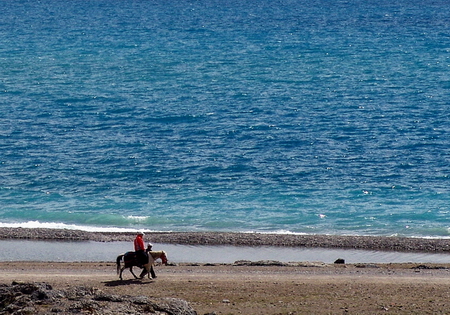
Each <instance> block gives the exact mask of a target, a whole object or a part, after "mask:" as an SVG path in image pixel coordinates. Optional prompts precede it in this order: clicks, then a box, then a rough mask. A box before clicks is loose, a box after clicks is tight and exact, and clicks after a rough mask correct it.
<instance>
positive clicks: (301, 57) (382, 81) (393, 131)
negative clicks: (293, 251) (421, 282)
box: [0, 0, 450, 237]
mask: <svg viewBox="0 0 450 315" xmlns="http://www.w3.org/2000/svg"><path fill="white" fill-rule="evenodd" d="M2 7H3V9H2V17H1V20H0V37H1V38H2V40H1V41H0V69H1V70H0V106H1V114H0V148H1V150H0V226H35V227H37V226H50V227H55V226H56V227H66V228H83V229H92V230H100V229H104V228H108V229H115V230H119V229H131V230H136V229H147V230H162V231H259V232H280V233H289V232H291V233H325V234H356V235H404V236H419V237H425V236H431V237H448V236H449V227H450V218H449V215H448V214H449V201H450V195H449V189H448V186H449V174H450V169H449V166H450V163H449V162H450V155H449V149H450V140H449V138H448V136H447V134H448V133H449V131H450V130H449V128H450V127H449V126H450V124H449V120H450V115H449V114H450V113H449V111H450V107H449V95H450V94H449V93H448V92H449V88H450V32H449V29H450V27H449V26H450V25H449V24H450V10H449V7H448V4H447V3H446V2H445V1H440V0H436V1H432V2H427V3H423V2H422V1H415V0H400V1H396V2H395V3H394V2H392V1H370V0H351V1H343V0H332V1H320V0H317V1H313V2H312V3H311V1H302V0H286V1H276V2H273V1H268V0H259V1H256V2H254V1H233V0H230V1H220V2H219V1H203V0H199V1H187V0H186V1H171V0H168V1H164V2H158V1H152V0H150V1H147V0H146V1H140V0H134V1H125V2H123V1H106V0H92V1H88V2H86V1H71V2H70V3H64V4H62V3H61V2H58V1H56V0H44V1H40V2H35V1H28V0H19V1H14V2H7V1H3V2H2Z"/></svg>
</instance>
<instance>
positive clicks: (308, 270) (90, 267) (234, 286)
mask: <svg viewBox="0 0 450 315" xmlns="http://www.w3.org/2000/svg"><path fill="white" fill-rule="evenodd" d="M8 233H9V234H8ZM35 233H36V231H29V230H26V229H8V230H5V229H0V235H2V236H3V237H1V236H0V238H16V239H17V238H19V239H52V237H53V239H66V238H61V237H60V236H61V235H63V234H64V235H65V236H64V237H69V238H70V237H74V235H75V236H77V237H79V236H80V235H83V237H85V236H86V235H87V236H88V237H94V236H92V235H91V234H90V233H87V234H86V233H85V232H79V231H77V232H72V231H51V230H50V231H40V232H39V233H36V235H40V237H35V238H33V237H31V235H32V234H35ZM58 233H59V234H58ZM55 234H57V235H56V236H55ZM67 234H70V235H69V236H68V235H67ZM169 234H170V233H169ZM6 235H8V237H5V236H6ZM161 235H163V236H164V240H165V242H168V241H167V240H168V239H171V240H172V241H173V242H177V240H178V242H180V243H182V242H183V240H191V241H192V242H194V244H197V243H196V242H202V244H203V243H205V242H207V244H208V245H212V244H211V242H212V243H214V244H215V243H216V242H217V240H220V239H223V240H224V241H225V242H238V243H242V245H246V246H251V245H252V244H255V240H259V241H256V244H257V245H260V244H261V242H268V240H269V239H271V241H270V242H272V243H271V244H265V245H274V243H276V242H279V235H272V236H268V237H267V236H265V235H258V234H248V235H241V234H233V233H200V234H197V233H181V234H176V233H175V234H171V235H172V236H174V237H173V238H171V236H170V235H169V236H168V234H165V233H163V234H161ZM47 236H48V238H46V237H47ZM98 236H99V235H98V234H96V236H95V237H94V238H95V239H92V240H96V241H99V240H100V241H101V238H102V237H104V238H105V240H106V239H108V240H124V239H126V240H128V239H129V237H130V235H125V236H124V235H122V234H120V233H119V234H117V235H116V234H112V235H108V234H102V235H101V237H98ZM151 238H152V240H154V239H155V238H156V237H154V235H153V234H152V235H151ZM249 239H250V240H252V241H253V242H254V243H249V242H248V240H249ZM288 239H289V237H288ZM332 239H333V237H329V236H317V237H315V236H311V237H307V238H304V239H302V241H303V242H304V240H308V241H309V242H311V243H314V242H322V241H323V240H328V241H329V242H330V243H333V241H332ZM180 240H181V241H180ZM244 240H246V242H244ZM334 240H335V241H336V240H337V241H336V242H344V247H345V246H346V245H345V244H350V243H351V240H353V239H346V238H345V237H336V238H334ZM356 240H357V242H356V243H355V244H356V245H355V246H358V248H360V247H359V246H367V247H365V248H371V249H373V248H374V247H373V244H388V243H389V242H391V244H393V245H392V246H393V247H395V248H398V247H399V244H406V245H402V246H406V247H408V248H413V249H414V250H419V249H420V248H421V249H422V250H425V251H432V252H435V251H439V252H444V253H445V252H446V251H447V250H446V248H447V247H446V246H448V241H447V240H421V239H398V238H374V239H371V238H356ZM288 241H290V242H299V239H298V238H290V240H288ZM364 241H365V242H364ZM243 243H245V244H243ZM226 244H229V243H226ZM341 244H342V243H341ZM361 244H366V245H361ZM234 245H236V244H234ZM279 246H285V245H279ZM291 246H292V245H291ZM298 246H300V245H298ZM303 246H305V245H303ZM332 246H334V245H330V247H332ZM338 246H339V244H338V243H336V247H338ZM341 246H342V245H341ZM371 246H372V247H371ZM382 246H386V245H382ZM439 246H440V247H439ZM438 247H439V248H440V249H439V250H436V248H438ZM352 248H355V247H352ZM408 248H404V249H403V250H407V249H408ZM432 248H434V249H432ZM376 249H378V248H376ZM411 250H412V249H411ZM156 273H157V275H158V277H157V279H153V280H149V279H147V278H145V279H143V280H135V279H133V278H132V275H131V274H130V273H129V271H128V270H125V271H124V280H123V281H120V280H118V276H117V275H116V265H115V264H114V263H113V262H95V263H93V262H70V263H69V262H57V263H54V262H52V263H49V262H0V283H3V284H11V283H12V281H27V282H28V281H31V282H46V283H49V284H51V285H52V286H53V287H54V288H56V289H58V288H61V289H67V288H68V287H71V286H88V287H95V288H97V289H99V290H102V291H104V292H106V293H110V294H117V295H145V296H148V297H150V298H160V297H173V298H180V299H183V300H186V301H187V302H189V303H190V305H191V306H192V307H193V308H194V309H195V310H196V311H197V313H198V314H202V315H203V314H229V315H230V314H247V315H252V314H255V315H256V314H259V315H262V314H447V313H448V312H449V309H450V302H449V301H450V264H448V265H447V264H441V265H433V264H314V263H302V262H298V263H293V264H280V265H277V264H276V263H274V264H271V263H267V264H253V263H250V262H246V263H242V264H240V263H235V264H188V263H179V264H177V265H168V266H161V265H160V266H157V267H156Z"/></svg>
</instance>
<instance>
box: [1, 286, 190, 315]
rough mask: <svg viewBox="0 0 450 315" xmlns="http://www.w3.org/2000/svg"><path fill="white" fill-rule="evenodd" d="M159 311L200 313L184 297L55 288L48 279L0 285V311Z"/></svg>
mask: <svg viewBox="0 0 450 315" xmlns="http://www.w3.org/2000/svg"><path fill="white" fill-rule="evenodd" d="M49 311H50V312H51V313H60V314H77V313H89V314H103V315H107V314H114V315H115V314H129V315H141V314H159V315H197V313H196V311H194V310H193V309H192V308H191V307H190V306H189V304H188V303H187V302H186V301H184V300H181V299H175V298H163V299H158V300H156V301H155V300H150V299H149V298H148V297H145V296H137V297H136V296H118V295H110V294H106V293H104V292H102V291H101V290H98V289H94V288H86V287H71V288H69V289H66V290H53V288H52V287H51V286H50V285H48V284H46V283H21V282H13V283H12V284H11V285H1V286H0V314H17V315H19V314H37V315H40V314H42V315H43V314H48V313H49Z"/></svg>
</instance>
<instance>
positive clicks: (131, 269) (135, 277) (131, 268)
mask: <svg viewBox="0 0 450 315" xmlns="http://www.w3.org/2000/svg"><path fill="white" fill-rule="evenodd" d="M130 272H131V274H132V275H133V276H134V279H137V278H138V277H137V276H136V275H135V274H134V272H133V266H131V267H130Z"/></svg>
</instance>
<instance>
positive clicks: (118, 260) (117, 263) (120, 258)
mask: <svg viewBox="0 0 450 315" xmlns="http://www.w3.org/2000/svg"><path fill="white" fill-rule="evenodd" d="M123 256H124V254H122V255H119V256H117V258H116V265H117V274H119V272H120V261H121V260H122V257H123Z"/></svg>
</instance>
